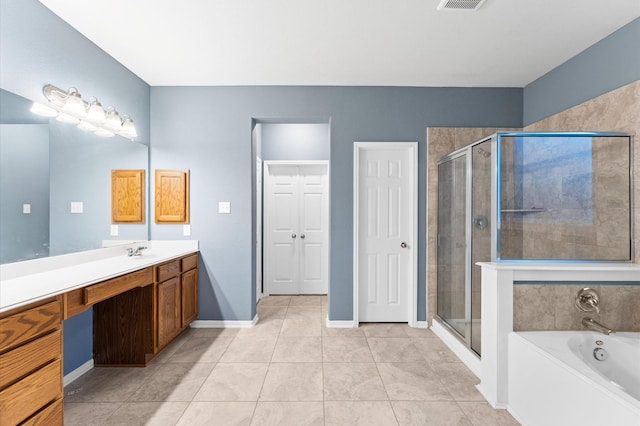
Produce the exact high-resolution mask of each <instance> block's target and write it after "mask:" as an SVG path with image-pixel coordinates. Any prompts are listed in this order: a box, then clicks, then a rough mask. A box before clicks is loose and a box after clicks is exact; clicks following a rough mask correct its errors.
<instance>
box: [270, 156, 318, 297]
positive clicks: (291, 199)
mask: <svg viewBox="0 0 640 426" xmlns="http://www.w3.org/2000/svg"><path fill="white" fill-rule="evenodd" d="M264 164H265V166H266V167H265V171H266V173H265V181H264V221H265V223H264V231H265V246H264V259H265V262H264V276H265V282H266V286H265V287H266V290H267V292H268V293H269V294H326V293H327V287H328V284H327V283H328V277H327V276H328V254H329V253H328V240H329V238H328V234H329V232H328V225H329V218H328V213H329V212H328V194H327V189H328V184H327V181H328V179H327V171H328V164H327V163H313V164H292V163H282V162H273V163H272V162H269V161H265V163H264Z"/></svg>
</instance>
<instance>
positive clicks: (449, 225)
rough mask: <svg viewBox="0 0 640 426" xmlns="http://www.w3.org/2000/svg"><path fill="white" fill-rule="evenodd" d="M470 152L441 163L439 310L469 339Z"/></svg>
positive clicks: (438, 269) (447, 322)
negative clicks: (467, 302)
mask: <svg viewBox="0 0 640 426" xmlns="http://www.w3.org/2000/svg"><path fill="white" fill-rule="evenodd" d="M466 188H467V155H466V154H463V155H460V156H458V157H455V158H453V159H450V160H447V161H445V162H443V163H441V164H439V165H438V236H437V246H438V251H437V255H438V259H437V262H438V268H437V275H438V279H437V281H438V282H437V289H438V290H437V314H438V316H439V317H440V318H441V319H442V320H443V321H444V322H445V323H446V324H448V325H449V326H450V327H451V328H452V329H454V330H455V331H457V332H458V333H459V334H460V336H461V337H462V338H463V339H464V340H467V335H468V333H467V327H466V325H467V324H466V318H467V317H468V316H467V315H466V300H465V299H466V291H465V287H466V270H467V268H466V258H467V254H466V252H467V244H466V241H467V237H466V232H467V231H466V226H465V224H466V214H467V190H466Z"/></svg>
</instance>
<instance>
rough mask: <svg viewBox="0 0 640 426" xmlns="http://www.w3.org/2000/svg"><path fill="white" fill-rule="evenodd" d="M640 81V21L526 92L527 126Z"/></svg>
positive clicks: (594, 47)
mask: <svg viewBox="0 0 640 426" xmlns="http://www.w3.org/2000/svg"><path fill="white" fill-rule="evenodd" d="M638 79H640V18H637V19H635V20H633V21H631V22H630V23H629V24H627V25H625V26H624V27H622V28H621V29H619V30H618V31H616V32H614V33H613V34H611V35H609V36H608V37H606V38H604V39H602V40H600V41H599V42H597V43H596V44H594V45H593V46H591V47H589V48H588V49H586V50H584V51H583V52H581V53H580V54H578V55H576V56H574V57H573V58H571V59H569V60H568V61H566V62H565V63H563V64H562V65H560V66H558V67H556V68H554V69H553V70H551V71H550V72H548V73H547V74H545V75H543V76H542V77H540V78H538V79H537V80H535V81H533V82H532V83H530V84H529V85H527V87H525V88H524V98H523V99H524V106H523V110H524V115H523V124H524V125H525V126H527V125H529V124H531V123H535V122H536V121H539V120H542V119H543V118H546V117H549V116H551V115H553V114H556V113H558V112H560V111H564V110H565V109H567V108H571V107H572V106H575V105H578V104H581V103H582V102H584V101H587V100H589V99H593V98H595V97H597V96H600V95H602V94H604V93H607V92H610V91H612V90H614V89H617V88H619V87H622V86H624V85H626V84H629V83H632V82H634V81H636V80H638Z"/></svg>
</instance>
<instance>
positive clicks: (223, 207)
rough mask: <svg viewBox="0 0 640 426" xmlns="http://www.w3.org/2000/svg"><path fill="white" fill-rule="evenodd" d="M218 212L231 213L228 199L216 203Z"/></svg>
mask: <svg viewBox="0 0 640 426" xmlns="http://www.w3.org/2000/svg"><path fill="white" fill-rule="evenodd" d="M218 213H225V214H226V213H231V203H230V202H228V201H220V202H219V203H218Z"/></svg>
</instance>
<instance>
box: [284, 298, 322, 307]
mask: <svg viewBox="0 0 640 426" xmlns="http://www.w3.org/2000/svg"><path fill="white" fill-rule="evenodd" d="M326 298H327V296H295V297H292V298H291V303H290V304H289V306H290V307H292V306H321V305H322V301H323V300H324V299H326Z"/></svg>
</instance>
